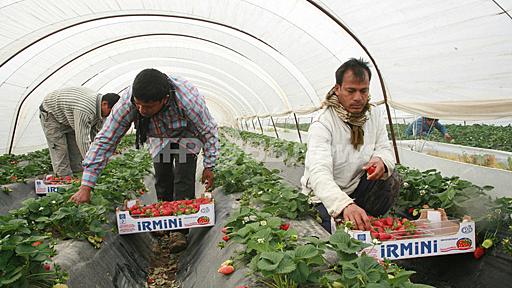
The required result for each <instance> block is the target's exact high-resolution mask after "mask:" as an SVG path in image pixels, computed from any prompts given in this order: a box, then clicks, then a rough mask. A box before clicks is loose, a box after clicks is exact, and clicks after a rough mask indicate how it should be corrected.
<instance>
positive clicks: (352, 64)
mask: <svg viewBox="0 0 512 288" xmlns="http://www.w3.org/2000/svg"><path fill="white" fill-rule="evenodd" d="M348 70H351V71H352V73H354V76H356V79H357V80H359V81H364V80H365V78H366V75H365V74H364V71H366V72H367V73H368V81H370V80H371V79H372V72H371V71H370V67H369V66H368V62H366V61H364V60H363V58H359V59H356V58H350V60H348V61H347V62H345V63H343V64H341V66H340V67H339V68H338V70H336V84H340V85H341V84H342V83H343V76H345V72H347V71H348Z"/></svg>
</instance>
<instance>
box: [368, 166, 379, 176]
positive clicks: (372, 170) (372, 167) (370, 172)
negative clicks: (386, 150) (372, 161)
mask: <svg viewBox="0 0 512 288" xmlns="http://www.w3.org/2000/svg"><path fill="white" fill-rule="evenodd" d="M375 169H377V167H376V166H375V165H373V166H370V167H368V169H366V173H367V174H368V175H372V174H373V173H375Z"/></svg>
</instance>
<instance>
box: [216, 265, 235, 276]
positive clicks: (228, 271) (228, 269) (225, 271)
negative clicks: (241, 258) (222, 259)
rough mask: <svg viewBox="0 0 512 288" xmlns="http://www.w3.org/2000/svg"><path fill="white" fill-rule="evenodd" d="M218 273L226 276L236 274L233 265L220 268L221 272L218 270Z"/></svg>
mask: <svg viewBox="0 0 512 288" xmlns="http://www.w3.org/2000/svg"><path fill="white" fill-rule="evenodd" d="M217 272H219V273H222V274H224V275H229V274H231V273H233V272H235V267H233V266H231V265H227V266H220V268H219V270H217Z"/></svg>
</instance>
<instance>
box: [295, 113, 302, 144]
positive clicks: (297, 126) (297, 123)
mask: <svg viewBox="0 0 512 288" xmlns="http://www.w3.org/2000/svg"><path fill="white" fill-rule="evenodd" d="M293 118H295V127H296V128H297V134H299V141H300V143H301V144H302V136H301V135H300V129H299V121H298V120H297V115H296V114H295V113H293Z"/></svg>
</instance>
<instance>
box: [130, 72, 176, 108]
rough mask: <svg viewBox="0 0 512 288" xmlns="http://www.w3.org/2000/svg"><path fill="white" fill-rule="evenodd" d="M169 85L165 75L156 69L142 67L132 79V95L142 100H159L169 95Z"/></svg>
mask: <svg viewBox="0 0 512 288" xmlns="http://www.w3.org/2000/svg"><path fill="white" fill-rule="evenodd" d="M171 87H172V85H171V83H170V80H169V77H167V75H165V74H164V73H162V72H160V71H158V70H156V69H152V68H148V69H144V70H142V71H140V72H139V74H137V76H135V79H134V80H133V85H132V97H133V98H137V99H138V100H140V101H142V102H154V101H161V100H162V99H164V98H165V97H166V96H167V95H169V91H170V90H171Z"/></svg>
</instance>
